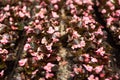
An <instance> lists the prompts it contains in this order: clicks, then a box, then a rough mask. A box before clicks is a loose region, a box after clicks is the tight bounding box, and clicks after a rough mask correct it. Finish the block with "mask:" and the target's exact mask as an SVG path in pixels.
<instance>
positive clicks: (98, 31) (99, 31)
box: [95, 28, 103, 35]
mask: <svg viewBox="0 0 120 80" xmlns="http://www.w3.org/2000/svg"><path fill="white" fill-rule="evenodd" d="M95 34H97V35H98V34H100V35H103V32H102V29H101V28H99V29H98V30H97V31H96V32H95Z"/></svg>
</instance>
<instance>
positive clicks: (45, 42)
mask: <svg viewBox="0 0 120 80" xmlns="http://www.w3.org/2000/svg"><path fill="white" fill-rule="evenodd" d="M41 43H42V44H45V45H46V44H47V40H46V37H43V38H42V40H41Z"/></svg>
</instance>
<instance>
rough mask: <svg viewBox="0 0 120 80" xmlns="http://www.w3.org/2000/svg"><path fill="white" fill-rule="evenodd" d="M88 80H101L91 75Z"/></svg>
mask: <svg viewBox="0 0 120 80" xmlns="http://www.w3.org/2000/svg"><path fill="white" fill-rule="evenodd" d="M88 80H99V78H98V77H95V76H94V75H90V76H89V77H88Z"/></svg>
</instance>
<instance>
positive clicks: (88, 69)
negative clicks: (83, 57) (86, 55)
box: [83, 64, 93, 72]
mask: <svg viewBox="0 0 120 80" xmlns="http://www.w3.org/2000/svg"><path fill="white" fill-rule="evenodd" d="M83 66H84V67H85V69H86V70H87V71H89V72H91V71H92V70H93V67H92V66H90V65H85V64H83Z"/></svg>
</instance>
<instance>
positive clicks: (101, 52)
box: [96, 47, 105, 56]
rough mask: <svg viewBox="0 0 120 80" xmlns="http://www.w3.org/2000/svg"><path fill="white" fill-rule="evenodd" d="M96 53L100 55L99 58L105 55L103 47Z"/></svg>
mask: <svg viewBox="0 0 120 80" xmlns="http://www.w3.org/2000/svg"><path fill="white" fill-rule="evenodd" d="M96 53H98V54H100V55H101V56H103V55H104V54H105V51H104V50H103V47H101V48H99V49H98V50H97V51H96Z"/></svg>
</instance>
